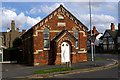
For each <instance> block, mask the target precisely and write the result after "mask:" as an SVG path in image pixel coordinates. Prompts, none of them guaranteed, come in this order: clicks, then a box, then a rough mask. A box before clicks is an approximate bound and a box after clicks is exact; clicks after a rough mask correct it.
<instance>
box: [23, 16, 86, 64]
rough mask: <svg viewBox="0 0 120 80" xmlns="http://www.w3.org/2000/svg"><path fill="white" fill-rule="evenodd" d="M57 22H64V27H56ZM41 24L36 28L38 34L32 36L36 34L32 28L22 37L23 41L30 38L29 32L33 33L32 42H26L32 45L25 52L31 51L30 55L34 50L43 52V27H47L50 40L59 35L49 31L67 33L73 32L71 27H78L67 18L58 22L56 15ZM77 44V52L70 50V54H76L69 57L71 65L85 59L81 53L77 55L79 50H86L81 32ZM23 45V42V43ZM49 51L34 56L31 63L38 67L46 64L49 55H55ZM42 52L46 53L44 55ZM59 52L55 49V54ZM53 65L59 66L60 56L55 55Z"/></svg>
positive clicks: (84, 39)
mask: <svg viewBox="0 0 120 80" xmlns="http://www.w3.org/2000/svg"><path fill="white" fill-rule="evenodd" d="M48 17H49V16H48ZM48 17H47V18H48ZM57 22H65V23H66V26H65V27H64V26H61V27H59V26H57ZM43 24H44V25H43V26H42V27H40V26H39V25H40V24H38V25H37V26H39V28H38V29H37V31H39V30H40V31H39V32H38V35H37V36H33V35H36V32H37V31H36V30H35V27H34V28H33V29H34V30H33V31H29V33H27V34H26V35H25V36H24V37H23V39H25V38H26V37H29V36H30V34H31V32H33V35H32V36H33V37H32V39H33V41H32V42H31V41H28V42H27V43H28V44H33V45H32V48H28V49H27V51H29V50H30V49H33V52H32V51H31V52H30V54H31V55H32V54H33V53H35V52H36V50H43V28H44V27H49V29H50V40H51V39H53V38H54V37H55V36H56V35H57V34H58V33H59V32H51V31H53V30H56V31H62V30H65V29H67V30H68V31H73V27H76V26H78V25H77V24H75V23H74V21H72V20H70V19H69V18H68V17H65V19H64V20H59V19H58V17H57V15H56V16H53V18H52V19H51V20H49V19H48V22H47V23H44V22H43ZM78 30H79V31H83V29H82V28H79V29H78ZM70 33H71V34H72V35H73V32H70ZM85 34H86V32H85ZM78 42H79V49H78V50H76V49H75V48H74V47H72V48H71V52H76V54H72V55H73V56H72V57H71V59H72V62H73V63H76V62H77V61H82V60H84V59H86V58H87V56H86V54H85V53H84V54H81V53H79V54H78V53H77V52H78V51H79V50H80V49H81V48H84V49H85V50H86V49H87V37H84V36H83V33H82V32H79V40H78ZM23 43H25V42H23ZM24 45H25V44H24ZM51 45H52V44H51ZM27 46H28V47H30V45H27ZM24 47H25V46H24ZM57 47H58V45H57ZM25 49H26V48H24V52H25ZM51 49H52V48H51ZM51 49H50V50H48V51H45V50H43V51H41V52H38V54H34V57H33V63H38V64H39V65H45V64H48V62H49V58H51V57H50V55H56V54H55V53H53V52H52V50H51ZM44 52H46V54H45V53H44ZM60 52H61V48H60V47H59V48H57V51H56V53H60ZM25 54H28V52H26V53H25ZM30 54H29V55H30ZM29 55H28V56H29ZM45 56H46V57H45ZM55 64H61V56H60V55H56V60H55Z"/></svg>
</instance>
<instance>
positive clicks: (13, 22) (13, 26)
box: [11, 20, 15, 31]
mask: <svg viewBox="0 0 120 80" xmlns="http://www.w3.org/2000/svg"><path fill="white" fill-rule="evenodd" d="M11 30H12V31H14V30H15V21H14V20H12V22H11Z"/></svg>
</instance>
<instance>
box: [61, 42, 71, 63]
mask: <svg viewBox="0 0 120 80" xmlns="http://www.w3.org/2000/svg"><path fill="white" fill-rule="evenodd" d="M61 62H62V63H64V62H70V45H69V44H68V43H67V42H63V43H62V44H61Z"/></svg>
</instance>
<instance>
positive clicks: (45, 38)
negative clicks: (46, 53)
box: [43, 27, 50, 50]
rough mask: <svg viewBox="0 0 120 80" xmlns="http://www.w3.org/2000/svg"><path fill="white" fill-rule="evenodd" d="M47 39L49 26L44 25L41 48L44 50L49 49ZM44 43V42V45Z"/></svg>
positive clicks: (48, 37)
mask: <svg viewBox="0 0 120 80" xmlns="http://www.w3.org/2000/svg"><path fill="white" fill-rule="evenodd" d="M45 30H46V31H45ZM49 39H50V33H49V28H48V27H45V28H44V29H43V48H44V50H50V41H49ZM45 41H47V42H45ZM45 43H46V46H45Z"/></svg>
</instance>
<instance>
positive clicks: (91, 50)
mask: <svg viewBox="0 0 120 80" xmlns="http://www.w3.org/2000/svg"><path fill="white" fill-rule="evenodd" d="M89 11H90V36H91V37H92V26H91V3H90V0H89ZM91 44H92V39H91ZM91 53H92V61H94V58H93V57H94V56H93V45H91Z"/></svg>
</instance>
